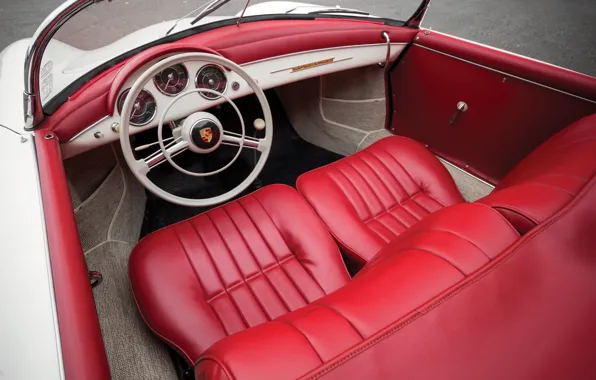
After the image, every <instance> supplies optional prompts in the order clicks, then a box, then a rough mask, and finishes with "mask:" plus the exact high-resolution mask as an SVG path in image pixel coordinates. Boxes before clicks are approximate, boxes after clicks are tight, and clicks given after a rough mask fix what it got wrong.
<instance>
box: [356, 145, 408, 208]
mask: <svg viewBox="0 0 596 380" xmlns="http://www.w3.org/2000/svg"><path fill="white" fill-rule="evenodd" d="M383 150H385V149H383ZM362 152H365V151H364V150H363V151H362ZM366 152H367V153H368V154H370V155H371V156H372V157H374V158H375V159H376V160H377V161H379V163H380V164H381V166H383V168H385V169H386V170H387V172H389V174H391V177H393V179H394V180H395V182H396V183H397V184H398V185H399V186H400V187H401V189H402V190H403V192H404V194H405V195H406V197H410V194H409V193H408V191H407V190H406V188H405V187H404V185H403V184H402V183H401V182H400V180H399V179H398V178H397V177H396V176H395V174H393V172H392V171H391V169H390V168H389V166H387V164H386V163H385V162H383V160H381V158H380V157H379V156H377V155H376V154H374V153H373V152H371V151H370V150H366ZM385 152H386V150H385ZM399 166H401V165H399ZM402 169H403V170H404V172H405V171H406V170H405V169H404V168H403V167H402ZM406 174H407V175H408V177H409V176H410V175H409V174H408V173H407V172H406ZM410 179H411V178H410ZM412 182H413V181H412ZM413 183H414V184H416V182H413ZM397 203H398V204H400V203H401V200H399V199H397Z"/></svg>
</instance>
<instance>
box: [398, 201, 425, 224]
mask: <svg viewBox="0 0 596 380" xmlns="http://www.w3.org/2000/svg"><path fill="white" fill-rule="evenodd" d="M409 201H412V198H409V199H406V200H405V201H404V202H403V203H402V204H401V209H402V210H404V211H405V212H407V213H408V214H410V215H412V218H414V219H416V223H418V222H419V221H421V220H422V218H418V217H417V216H416V215H414V214H413V213H412V211H410V210H408V209H407V208H406V206H405V205H406V203H407V202H409ZM414 203H416V202H414ZM416 204H417V203H416Z"/></svg>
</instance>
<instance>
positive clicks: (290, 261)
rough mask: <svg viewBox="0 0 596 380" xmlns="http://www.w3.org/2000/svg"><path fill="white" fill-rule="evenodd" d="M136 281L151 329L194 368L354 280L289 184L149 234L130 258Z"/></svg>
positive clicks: (132, 278)
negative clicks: (210, 352) (231, 341)
mask: <svg viewBox="0 0 596 380" xmlns="http://www.w3.org/2000/svg"><path fill="white" fill-rule="evenodd" d="M129 278H130V282H131V286H132V291H133V294H134V297H135V300H136V302H137V305H138V308H139V310H140V312H141V315H142V316H143V318H144V319H145V322H146V323H147V324H148V325H149V327H150V328H151V329H152V330H153V331H154V332H155V333H156V334H157V335H158V336H159V337H161V338H162V339H163V340H164V341H166V342H167V343H168V344H170V346H171V347H173V348H174V349H176V350H177V351H178V352H179V353H180V354H181V355H183V357H184V358H186V360H188V362H189V363H194V362H195V361H196V360H197V359H198V358H199V356H200V355H201V354H202V353H203V351H205V350H206V349H207V348H208V347H209V346H211V345H212V344H213V343H215V342H217V341H219V340H220V339H222V338H224V337H226V336H228V335H231V334H233V333H236V332H238V331H241V330H244V329H246V328H248V327H253V326H256V325H258V324H261V323H263V322H266V321H269V320H271V319H274V318H276V317H279V316H281V315H283V314H286V313H288V312H290V311H292V310H296V309H298V308H300V307H302V306H305V305H307V304H309V303H311V302H313V301H314V300H316V299H318V298H320V297H322V296H324V295H325V294H328V293H330V292H332V291H334V290H336V289H338V288H339V287H341V286H343V285H345V284H346V283H347V282H348V280H349V276H348V273H347V271H346V268H345V266H344V264H343V262H342V260H341V256H340V253H339V250H338V248H337V246H336V245H335V242H334V241H333V239H332V237H331V236H330V235H329V233H328V232H327V230H326V229H325V226H324V225H323V224H322V223H321V221H320V220H319V219H318V218H317V216H316V215H315V213H314V212H313V211H312V209H311V208H310V207H309V206H308V204H307V203H306V201H305V200H304V199H303V198H302V197H300V195H299V194H298V193H297V192H296V191H295V190H294V189H292V188H290V187H288V186H282V185H272V186H267V187H264V188H262V189H260V190H258V191H256V192H254V193H252V194H250V195H247V196H245V197H243V198H241V199H239V200H237V201H234V202H230V203H228V204H226V205H223V206H220V207H218V208H215V209H212V210H210V211H208V212H206V213H203V214H201V215H198V216H196V217H194V218H191V219H189V220H186V221H183V222H180V223H177V224H175V225H172V226H168V227H166V228H164V229H162V230H159V231H157V232H154V233H152V234H150V235H148V236H146V237H145V238H144V239H143V240H141V242H139V243H138V244H137V246H136V247H135V248H134V250H133V252H132V254H131V256H130V261H129Z"/></svg>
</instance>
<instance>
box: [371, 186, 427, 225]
mask: <svg viewBox="0 0 596 380" xmlns="http://www.w3.org/2000/svg"><path fill="white" fill-rule="evenodd" d="M419 194H422V192H420V191H417V192H416V193H414V194H413V195H412V196H416V195H419ZM410 199H411V197H410V196H408V197H407V198H405V199H404V200H403V201H401V202H398V203H397V204H396V205H394V206H393V207H391V208H389V209H387V210H385V211H383V212H381V213H379V214H377V215H375V216H373V217H372V218H369V219H367V220H364V221H363V222H364V223H367V222H369V221H371V220H373V219H377V218H379V217H381V216H383V215H384V214H385V213H389V212H392V211H394V210H397V209H398V208H402V209H403V208H404V203H406V202H407V201H409V200H410ZM405 211H406V212H408V214H410V215H412V213H410V212H409V211H408V210H405ZM412 217H414V219H416V220H419V219H418V218H416V217H415V216H414V215H412Z"/></svg>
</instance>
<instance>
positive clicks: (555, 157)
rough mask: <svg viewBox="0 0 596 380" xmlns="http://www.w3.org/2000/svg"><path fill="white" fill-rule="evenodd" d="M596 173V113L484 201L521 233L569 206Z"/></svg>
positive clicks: (533, 156)
mask: <svg viewBox="0 0 596 380" xmlns="http://www.w3.org/2000/svg"><path fill="white" fill-rule="evenodd" d="M594 174H596V114H594V115H590V116H587V117H584V118H583V119H580V120H578V121H576V122H575V123H573V124H571V125H570V126H568V127H567V128H565V129H563V130H562V131H561V132H559V133H557V134H556V135H555V136H553V137H551V138H550V139H548V140H547V141H546V142H545V143H543V144H542V145H540V146H539V147H538V148H537V149H536V150H534V151H533V152H532V153H530V154H529V155H528V156H527V157H526V158H525V159H524V160H522V162H521V163H519V164H518V165H517V166H516V167H515V168H514V169H513V170H512V171H511V172H509V173H508V174H507V176H505V178H503V180H502V181H501V182H500V183H499V184H498V186H497V187H496V188H495V191H494V192H492V193H491V194H489V195H488V196H486V197H484V198H483V199H481V200H480V202H482V203H484V204H487V205H490V206H492V207H494V208H495V209H497V210H499V211H500V212H501V213H502V214H503V215H505V216H506V217H507V218H508V219H509V220H510V221H511V223H512V224H513V225H514V226H515V227H516V228H517V229H518V230H519V231H520V232H521V233H525V232H527V231H529V230H530V229H531V228H533V227H534V226H536V225H537V224H539V223H541V222H542V221H544V220H546V219H547V218H548V217H550V216H551V215H553V214H554V213H555V212H557V211H558V210H560V209H561V208H562V207H563V206H565V205H566V204H567V203H569V202H570V201H571V200H572V199H573V198H574V197H575V196H576V195H577V193H578V192H579V191H580V190H581V189H582V188H583V187H584V186H585V184H586V183H587V182H588V181H589V180H590V178H592V176H593V175H594Z"/></svg>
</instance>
